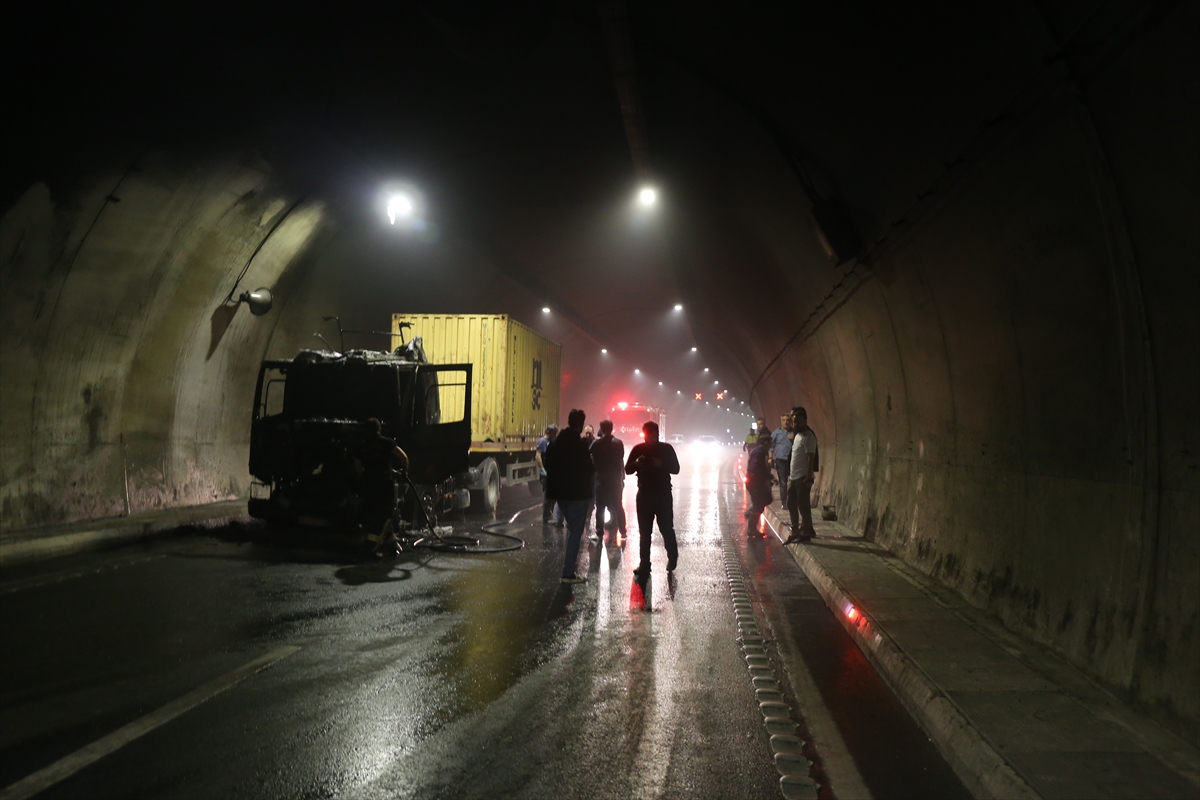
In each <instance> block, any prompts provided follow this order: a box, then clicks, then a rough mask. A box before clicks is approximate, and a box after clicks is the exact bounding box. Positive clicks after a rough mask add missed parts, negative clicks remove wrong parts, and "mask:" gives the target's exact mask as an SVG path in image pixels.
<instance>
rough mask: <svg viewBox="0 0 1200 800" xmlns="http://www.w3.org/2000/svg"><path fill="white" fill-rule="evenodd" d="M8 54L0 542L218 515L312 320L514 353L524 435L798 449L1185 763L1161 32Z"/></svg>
mask: <svg viewBox="0 0 1200 800" xmlns="http://www.w3.org/2000/svg"><path fill="white" fill-rule="evenodd" d="M6 14H7V15H8V16H10V21H11V23H12V24H9V25H7V26H5V27H6V38H7V39H8V41H7V42H6V45H5V48H4V51H5V54H6V55H5V60H6V62H7V63H6V66H5V75H6V76H7V77H6V81H5V94H6V95H7V98H6V100H5V103H4V105H5V107H6V108H7V109H8V111H7V112H6V116H7V117H8V119H9V125H7V126H6V128H8V134H9V137H8V138H9V141H8V146H7V147H6V153H5V165H6V166H5V169H4V171H3V176H2V180H3V183H2V184H0V186H2V193H3V196H2V200H3V208H2V209H0V211H2V213H3V222H2V228H0V276H2V280H3V290H2V295H3V302H2V306H0V308H2V311H0V336H2V342H0V369H2V375H3V381H2V386H0V421H2V427H0V500H2V509H0V522H2V523H3V530H4V534H5V535H12V534H14V533H18V532H22V531H27V530H29V529H33V528H38V527H40V526H47V525H52V524H55V523H61V522H69V521H75V520H85V519H98V518H105V517H111V516H118V515H124V514H135V513H139V512H142V511H146V510H150V509H155V508H164V507H171V506H181V505H193V504H200V503H206V502H212V501H215V500H223V499H230V498H237V497H243V496H245V494H246V492H247V489H248V484H249V475H248V472H247V469H246V462H247V448H248V437H249V414H250V405H251V398H252V396H253V391H254V380H255V377H256V375H257V368H258V364H259V362H260V361H261V360H262V359H263V358H267V357H274V358H287V357H291V356H293V355H295V353H296V352H297V350H298V349H301V348H317V349H320V348H321V347H322V346H323V345H322V344H321V342H320V340H318V339H316V338H314V335H313V334H314V333H322V334H323V335H325V336H326V338H329V337H330V335H331V334H333V335H336V329H334V328H331V327H330V325H329V323H326V322H323V321H322V317H323V316H326V315H336V316H338V317H339V318H340V319H341V322H342V324H343V325H344V327H345V328H347V329H355V330H364V331H374V330H381V329H386V328H387V325H388V324H389V320H390V315H391V314H392V313H393V312H396V311H400V310H404V311H412V312H444V313H468V312H469V313H504V314H510V315H512V316H513V317H514V318H515V319H518V320H521V321H523V322H525V323H526V324H529V325H531V326H532V327H534V328H535V329H536V330H538V332H540V333H542V334H543V335H545V336H547V337H549V338H551V339H552V340H554V341H557V342H560V343H561V344H562V346H563V364H564V368H563V369H564V375H563V387H562V392H563V396H562V412H563V413H562V416H563V417H564V419H565V416H566V410H568V409H570V408H575V407H579V408H584V409H586V410H588V411H589V417H590V418H591V419H594V420H596V421H598V420H599V419H601V418H603V409H604V408H605V407H606V406H607V405H609V404H610V403H611V402H613V401H614V400H616V399H618V398H621V397H624V398H627V399H631V400H635V401H639V402H652V403H656V404H661V405H663V406H664V407H666V408H667V409H668V413H669V415H670V416H671V418H673V419H676V420H678V421H679V423H680V424H681V425H683V428H685V429H688V431H689V433H701V432H706V431H708V430H710V429H712V430H715V429H717V428H721V427H722V426H724V427H727V428H729V429H730V430H731V431H732V433H731V435H732V436H734V438H736V439H739V440H740V438H741V434H742V433H743V432H744V430H745V428H746V426H747V424H748V422H749V420H750V417H748V416H747V414H754V415H761V416H764V417H765V418H766V420H767V421H768V423H769V424H771V425H772V426H774V425H775V424H776V420H778V418H779V415H780V414H781V413H783V412H786V411H787V409H789V408H790V407H792V406H794V405H803V406H805V407H807V409H808V412H809V419H810V424H811V426H812V427H813V429H814V430H815V431H816V432H817V435H818V436H819V438H820V442H821V453H822V456H821V471H820V475H819V480H818V483H817V494H818V495H819V504H820V505H822V506H831V507H832V508H833V509H834V510H835V511H836V513H837V514H838V517H839V519H840V520H841V521H843V522H845V523H846V524H848V525H849V526H851V527H853V528H854V529H856V530H857V531H859V532H860V533H861V534H862V536H863V537H864V538H866V539H868V540H872V541H875V542H878V543H880V544H882V545H883V546H885V547H887V548H888V549H889V550H890V551H891V552H893V553H894V554H895V555H896V556H897V557H899V558H901V559H903V560H904V561H906V562H907V563H909V564H911V565H913V566H915V567H917V568H918V569H920V570H922V571H923V572H925V573H927V574H929V575H930V576H932V577H934V578H936V579H937V580H939V581H941V582H942V583H943V584H945V585H946V586H948V587H950V588H952V589H953V590H955V591H956V592H958V593H960V594H961V595H962V596H963V597H965V598H966V599H968V600H969V601H970V602H971V603H973V604H975V605H976V606H978V607H980V608H982V609H984V610H986V611H988V612H989V613H991V614H994V615H995V616H997V617H999V618H1000V619H1002V620H1003V621H1004V623H1005V624H1006V625H1007V626H1009V627H1010V628H1012V629H1014V630H1017V631H1020V632H1022V633H1024V634H1027V635H1029V636H1031V637H1032V638H1034V639H1035V640H1036V641H1038V642H1040V643H1041V644H1043V645H1045V646H1046V647H1049V648H1051V649H1052V650H1054V651H1056V652H1057V653H1059V654H1061V655H1063V656H1064V657H1066V658H1067V659H1069V660H1070V661H1071V662H1073V663H1075V664H1076V665H1078V666H1080V667H1082V668H1083V669H1085V670H1086V671H1087V672H1088V673H1089V674H1090V675H1091V676H1093V677H1094V678H1095V679H1096V680H1098V681H1100V682H1101V683H1103V684H1105V685H1106V686H1109V687H1112V688H1115V689H1117V690H1119V691H1121V692H1122V693H1123V694H1124V695H1125V696H1126V697H1128V698H1130V699H1131V700H1133V701H1134V702H1136V703H1138V704H1139V705H1141V706H1143V707H1144V708H1146V709H1148V710H1150V711H1152V712H1153V713H1154V714H1155V715H1156V716H1157V717H1158V718H1159V719H1160V720H1163V721H1164V722H1166V723H1167V724H1169V725H1170V726H1171V727H1172V728H1173V729H1175V730H1177V731H1180V732H1182V733H1183V734H1184V735H1186V736H1187V737H1188V738H1190V739H1191V740H1192V741H1193V742H1195V741H1196V740H1197V730H1198V725H1200V684H1198V682H1197V680H1196V664H1197V663H1200V619H1198V612H1200V580H1198V577H1197V576H1198V574H1200V494H1198V493H1200V473H1198V470H1197V452H1198V450H1200V417H1198V414H1197V411H1198V408H1197V406H1198V400H1200V386H1198V383H1200V377H1198V376H1200V371H1198V370H1197V364H1200V314H1197V312H1196V301H1197V298H1198V297H1200V278H1198V273H1200V269H1198V267H1200V234H1198V230H1200V226H1198V224H1197V222H1198V220H1200V197H1198V194H1200V192H1198V190H1200V159H1198V157H1197V156H1198V148H1197V142H1198V141H1200V126H1198V123H1200V96H1198V87H1200V80H1198V77H1200V76H1198V74H1197V73H1198V71H1200V67H1198V64H1197V61H1196V59H1195V53H1196V52H1197V49H1198V48H1197V44H1198V38H1200V37H1198V35H1197V32H1198V31H1200V19H1198V6H1197V4H1196V3H1188V2H1143V3H1134V2H1123V1H1122V0H1117V2H1082V3H1072V2H1057V1H1056V0H1041V1H1039V2H1030V3H1021V4H990V5H982V6H981V5H977V4H949V3H944V4H920V5H912V4H901V5H883V4H837V5H826V6H817V5H811V6H810V5H798V6H794V7H790V6H789V7H785V6H782V5H778V6H776V5H761V6H749V7H745V8H740V9H738V10H732V9H729V8H723V7H717V6H714V7H711V8H709V7H704V8H696V7H694V6H692V5H690V4H682V3H672V2H665V1H664V2H652V3H645V4H640V3H639V4H628V7H624V6H622V4H619V3H617V4H610V3H602V4H600V5H599V6H596V5H594V4H591V3H587V4H584V3H578V4H576V3H564V4H542V3H535V2H529V3H516V4H505V5H504V6H503V7H501V6H495V7H493V8H492V10H487V9H486V8H484V7H481V6H475V5H472V4H458V3H435V2H428V3H415V4H398V5H390V6H386V7H385V6H369V7H368V6H355V5H350V6H347V7H345V8H341V7H326V8H323V9H320V10H317V9H308V8H306V9H298V8H296V7H292V8H289V9H287V10H284V9H283V8H281V7H274V6H268V5H264V6H254V7H243V6H228V7H223V6H213V5H209V4H195V5H176V4H168V5H128V6H120V7H108V6H105V5H93V6H87V7H74V8H72V9H71V10H70V11H69V12H67V11H65V10H64V9H61V8H57V7H54V8H43V9H41V10H30V9H26V10H23V11H21V12H20V14H18V13H17V12H13V11H10V12H6ZM642 185H652V186H654V188H655V189H656V191H657V192H658V202H657V203H656V204H655V206H654V207H653V208H652V209H649V210H648V209H646V208H643V207H640V206H639V205H638V204H637V203H636V201H635V197H636V191H637V189H638V187H639V186H642ZM398 190H404V191H407V192H409V193H410V194H411V196H412V197H413V198H414V203H415V205H416V211H417V212H419V213H418V216H419V224H417V223H413V224H407V225H404V224H402V225H400V226H395V225H391V224H388V221H387V219H386V205H387V199H388V197H389V196H390V195H391V193H393V192H395V191H398ZM818 207H824V208H833V209H835V213H836V214H837V215H838V216H837V218H838V220H840V221H841V222H840V224H841V225H842V227H843V233H845V232H846V230H848V234H847V235H848V237H849V238H848V239H847V238H846V236H843V237H842V238H841V239H840V240H838V241H837V242H831V241H830V240H831V239H838V236H837V230H836V229H837V225H836V224H826V225H824V226H822V225H818V224H816V223H815V222H814V219H815V216H814V208H818ZM818 215H819V214H818ZM823 236H824V241H823V238H822V237H823ZM829 244H837V245H839V246H841V249H842V252H840V253H839V252H837V248H833V249H834V253H833V255H832V256H831V255H830V253H829V252H828V248H827V247H826V245H829ZM839 262H840V263H839ZM258 287H266V288H269V289H270V291H271V292H272V293H273V295H274V297H275V305H274V308H273V310H272V311H271V312H270V313H268V314H266V315H264V316H261V317H259V316H254V315H252V314H251V313H250V312H249V310H248V309H247V308H244V307H242V306H243V305H244V304H238V303H237V298H238V297H239V295H240V293H241V292H243V291H248V290H252V289H256V288H258ZM676 304H679V305H682V307H683V308H682V310H681V311H676V310H675V309H674V306H675V305H676ZM543 308H548V309H550V310H549V312H544V311H543V310H542V309H543ZM348 336H357V337H359V338H358V339H354V340H352V341H349V342H347V346H354V347H379V346H380V345H379V343H378V340H377V339H373V338H372V336H371V335H370V334H348ZM602 348H603V349H604V350H605V351H606V352H603V353H602V352H601V349H602ZM693 348H695V349H694V350H693ZM705 368H707V369H708V371H707V372H706V371H705ZM634 369H637V370H638V372H637V373H634V372H633V370H634ZM718 380H719V382H720V383H719V385H720V387H721V388H722V389H724V390H725V391H727V392H729V393H730V395H731V396H732V398H733V400H732V401H730V400H726V401H725V407H723V408H720V409H717V408H715V405H716V401H715V391H716V386H717V385H718V384H714V383H713V381H718ZM659 381H661V382H662V383H661V385H659ZM696 393H700V394H701V395H703V396H704V397H705V398H708V399H709V400H710V405H709V406H708V407H707V408H701V407H700V406H699V405H698V404H697V401H695V400H694V399H693V398H694V396H695V394H696ZM735 403H736V405H735ZM592 409H596V411H592ZM726 420H727V421H728V424H726V422H725V421H726ZM685 421H686V424H685ZM693 429H694V430H693Z"/></svg>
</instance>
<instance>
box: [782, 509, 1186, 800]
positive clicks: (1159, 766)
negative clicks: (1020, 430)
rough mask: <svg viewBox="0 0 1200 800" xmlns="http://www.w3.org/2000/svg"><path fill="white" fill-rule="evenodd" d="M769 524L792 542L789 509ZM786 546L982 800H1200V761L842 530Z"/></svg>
mask: <svg viewBox="0 0 1200 800" xmlns="http://www.w3.org/2000/svg"><path fill="white" fill-rule="evenodd" d="M766 517H767V521H768V523H769V524H770V526H771V528H773V530H774V531H775V534H776V536H777V537H778V538H779V539H780V540H781V541H782V539H783V538H786V531H787V521H786V520H787V511H786V510H782V509H780V507H779V505H778V503H776V504H775V505H773V506H771V507H770V508H768V510H767V514H766ZM814 524H815V527H816V530H817V538H816V539H814V540H813V541H812V542H810V543H809V544H806V545H799V544H795V545H787V546H786V549H787V550H788V551H789V552H790V553H791V555H792V557H793V558H795V559H796V561H797V562H798V563H799V565H800V567H801V568H802V569H803V570H804V572H805V574H806V575H807V576H808V578H809V580H811V581H812V583H813V584H814V585H815V586H816V587H817V590H818V591H819V592H820V593H821V595H822V597H824V598H825V602H826V603H827V604H828V605H829V607H830V609H831V610H832V611H833V612H834V615H835V616H836V617H837V618H838V620H839V621H840V622H841V624H842V626H843V627H844V628H845V629H846V630H847V632H849V634H850V636H851V637H852V638H853V639H854V640H855V642H856V643H857V644H858V646H859V649H861V650H862V652H863V653H864V654H865V655H866V657H867V659H868V660H869V661H870V662H871V663H872V664H873V665H874V667H875V669H876V670H877V671H878V672H879V673H880V674H881V675H882V676H883V678H884V680H886V681H887V682H888V683H889V685H891V687H892V689H893V690H894V691H895V692H896V694H897V695H898V696H899V697H900V699H901V701H902V702H903V703H904V704H905V705H906V706H907V707H908V709H909V711H910V712H912V714H913V715H914V716H915V717H916V718H917V720H918V722H919V723H920V724H921V726H922V727H923V728H924V729H925V730H926V732H927V733H928V734H929V735H930V737H931V738H932V739H933V740H934V742H935V743H936V744H937V746H938V748H939V749H940V750H941V751H942V754H943V755H944V756H945V757H946V759H947V760H948V761H949V762H950V765H951V767H952V768H953V769H954V770H955V772H956V773H958V776H959V777H960V778H961V779H962V780H963V782H964V783H965V784H966V785H967V787H968V789H969V790H970V791H971V792H972V793H973V794H975V796H976V797H1013V798H1047V800H1049V799H1050V798H1064V800H1065V799H1067V798H1070V799H1072V800H1074V799H1075V798H1139V799H1140V798H1176V797H1179V798H1191V799H1192V800H1195V798H1197V797H1200V750H1198V749H1197V748H1196V747H1193V746H1192V745H1190V744H1189V743H1187V742H1186V741H1184V740H1183V739H1181V738H1179V737H1178V736H1175V735H1174V734H1172V733H1170V732H1169V731H1167V730H1165V729H1164V728H1162V727H1161V726H1160V725H1158V724H1157V723H1156V722H1154V721H1153V720H1151V719H1149V718H1147V717H1145V716H1144V715H1142V714H1140V713H1138V712H1136V711H1134V710H1132V709H1130V708H1129V707H1128V706H1127V705H1126V704H1124V703H1122V702H1121V701H1120V700H1119V699H1118V698H1116V697H1115V696H1114V695H1113V694H1111V693H1110V692H1108V691H1106V690H1105V689H1104V688H1102V687H1101V686H1099V685H1097V684H1096V683H1095V682H1094V681H1093V680H1091V679H1090V678H1088V677H1087V676H1086V675H1084V674H1083V673H1082V672H1081V671H1079V670H1078V669H1076V668H1075V667H1073V666H1071V665H1070V664H1067V663H1066V662H1064V661H1063V660H1062V659H1061V658H1059V657H1057V656H1056V655H1054V654H1053V653H1051V652H1050V651H1049V650H1048V649H1046V648H1045V647H1043V646H1041V645H1038V644H1036V643H1034V642H1032V641H1029V640H1026V639H1024V638H1022V637H1020V636H1018V635H1016V634H1014V633H1012V632H1011V631H1008V630H1007V629H1005V628H1004V627H1002V626H1001V625H1000V624H999V622H997V621H995V620H993V619H992V618H990V617H989V616H987V615H986V614H985V613H983V612H981V611H979V610H978V609H976V608H974V607H973V606H971V605H970V604H968V603H967V602H966V601H964V600H963V599H962V598H961V597H959V596H958V595H956V594H955V593H953V592H952V591H950V590H948V589H946V588H945V587H943V586H941V585H940V584H937V583H936V582H934V581H933V580H931V579H930V578H928V577H926V576H925V575H923V574H921V573H920V572H918V571H916V570H915V569H913V568H911V567H909V566H908V565H906V564H905V563H904V562H902V561H901V560H900V559H899V558H897V557H895V556H894V555H892V554H891V553H890V552H889V551H888V550H886V549H885V548H883V547H881V546H879V545H877V544H874V543H873V542H867V541H864V540H863V538H862V537H861V536H858V535H857V534H856V533H855V532H854V531H852V530H850V529H849V528H848V527H846V526H845V525H843V524H841V523H838V522H825V521H815V523H814Z"/></svg>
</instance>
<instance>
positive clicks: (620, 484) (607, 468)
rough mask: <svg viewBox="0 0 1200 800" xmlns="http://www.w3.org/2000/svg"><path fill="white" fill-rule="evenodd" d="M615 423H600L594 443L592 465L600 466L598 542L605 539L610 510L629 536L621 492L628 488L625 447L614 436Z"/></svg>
mask: <svg viewBox="0 0 1200 800" xmlns="http://www.w3.org/2000/svg"><path fill="white" fill-rule="evenodd" d="M612 431H613V424H612V420H611V419H606V420H604V421H602V422H601V423H600V438H598V439H596V441H594V442H592V448H591V452H592V464H594V465H595V466H596V538H597V539H603V538H604V511H605V509H608V511H609V513H610V514H611V516H612V521H613V522H615V523H616V524H617V530H618V531H619V535H621V536H624V535H625V509H624V508H623V507H622V505H621V492H622V490H623V489H624V488H625V472H624V470H623V467H624V466H625V443H624V442H622V441H621V440H620V439H618V438H616V437H615V436H613V432H612Z"/></svg>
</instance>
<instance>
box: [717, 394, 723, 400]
mask: <svg viewBox="0 0 1200 800" xmlns="http://www.w3.org/2000/svg"><path fill="white" fill-rule="evenodd" d="M717 399H718V400H724V399H725V393H724V392H717Z"/></svg>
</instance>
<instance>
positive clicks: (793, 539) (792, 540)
mask: <svg viewBox="0 0 1200 800" xmlns="http://www.w3.org/2000/svg"><path fill="white" fill-rule="evenodd" d="M801 541H803V540H802V539H801V538H800V534H798V533H793V534H792V535H791V536H789V537H787V538H786V539H784V540H783V543H784V544H799V543H800V542H801Z"/></svg>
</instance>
